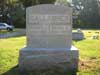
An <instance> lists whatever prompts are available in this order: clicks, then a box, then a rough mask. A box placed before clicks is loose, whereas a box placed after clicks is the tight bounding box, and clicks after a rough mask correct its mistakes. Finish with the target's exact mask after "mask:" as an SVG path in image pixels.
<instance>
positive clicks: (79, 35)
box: [72, 28, 84, 40]
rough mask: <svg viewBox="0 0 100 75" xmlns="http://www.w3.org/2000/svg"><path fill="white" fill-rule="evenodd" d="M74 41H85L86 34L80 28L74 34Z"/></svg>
mask: <svg viewBox="0 0 100 75" xmlns="http://www.w3.org/2000/svg"><path fill="white" fill-rule="evenodd" d="M72 39H73V40H83V39H84V33H83V32H82V30H81V29H80V28H78V29H77V31H76V32H72Z"/></svg>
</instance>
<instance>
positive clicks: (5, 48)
mask: <svg viewBox="0 0 100 75" xmlns="http://www.w3.org/2000/svg"><path fill="white" fill-rule="evenodd" d="M83 32H84V35H85V37H86V39H84V40H81V41H73V44H74V45H75V46H76V47H77V48H78V49H79V54H80V55H79V70H78V72H77V75H100V39H99V40H93V39H90V37H91V36H92V35H93V34H95V32H96V31H94V30H83ZM90 32H91V33H90ZM98 32H100V30H98ZM25 43H26V37H24V36H23V37H12V38H8V39H0V75H2V74H3V73H4V74H3V75H18V69H17V68H13V67H15V66H16V65H17V64H18V56H19V50H20V49H21V48H22V47H23V46H24V45H25Z"/></svg>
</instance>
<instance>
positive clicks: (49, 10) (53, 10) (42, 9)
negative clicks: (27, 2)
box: [26, 4, 72, 15]
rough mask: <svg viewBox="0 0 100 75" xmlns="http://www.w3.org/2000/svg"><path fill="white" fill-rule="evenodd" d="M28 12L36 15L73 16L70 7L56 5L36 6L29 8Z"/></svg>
mask: <svg viewBox="0 0 100 75" xmlns="http://www.w3.org/2000/svg"><path fill="white" fill-rule="evenodd" d="M30 9H31V10H30ZM66 10H67V11H66ZM26 11H28V12H30V13H32V12H34V14H63V15H67V14H72V9H71V8H70V7H67V6H60V5H54V4H41V5H36V6H32V7H28V8H27V10H26Z"/></svg>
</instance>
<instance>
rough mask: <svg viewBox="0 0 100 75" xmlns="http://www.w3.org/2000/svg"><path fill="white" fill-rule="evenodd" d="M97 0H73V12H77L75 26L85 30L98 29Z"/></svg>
mask: <svg viewBox="0 0 100 75" xmlns="http://www.w3.org/2000/svg"><path fill="white" fill-rule="evenodd" d="M98 4H99V3H98V0H73V5H74V6H73V7H74V11H77V12H79V14H78V15H77V14H76V15H77V16H78V18H77V19H76V20H75V21H76V22H75V26H76V27H77V26H78V27H84V28H85V27H86V28H90V27H91V28H98V27H100V21H99V19H100V13H99V6H98Z"/></svg>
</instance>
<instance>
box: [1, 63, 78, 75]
mask: <svg viewBox="0 0 100 75" xmlns="http://www.w3.org/2000/svg"><path fill="white" fill-rule="evenodd" d="M44 72H45V71H44ZM55 72H56V74H55V73H52V72H51V73H49V72H48V73H46V72H45V73H41V72H40V71H38V72H35V71H32V72H27V71H25V70H24V71H20V70H19V68H18V65H17V66H15V67H13V68H11V69H10V70H9V71H7V72H5V73H3V74H1V75H77V74H76V71H66V72H64V73H61V72H60V71H59V72H58V71H55Z"/></svg>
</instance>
